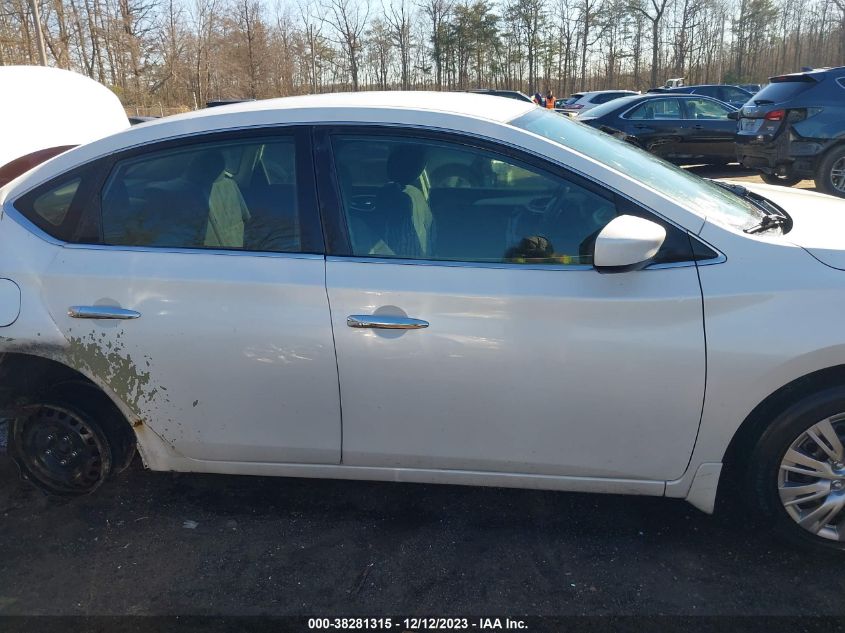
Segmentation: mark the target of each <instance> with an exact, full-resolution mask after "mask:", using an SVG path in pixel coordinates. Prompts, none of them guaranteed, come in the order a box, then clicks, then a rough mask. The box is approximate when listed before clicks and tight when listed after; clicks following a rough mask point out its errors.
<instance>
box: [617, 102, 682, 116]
mask: <svg viewBox="0 0 845 633" xmlns="http://www.w3.org/2000/svg"><path fill="white" fill-rule="evenodd" d="M628 118H629V119H634V120H637V121H660V120H664V119H670V120H671V119H680V118H681V102H680V101H679V100H678V99H650V100H648V101H646V102H645V103H643V104H642V105H640V107H638V108H637V109H635V110H633V111H632V112H630V113H629V114H628Z"/></svg>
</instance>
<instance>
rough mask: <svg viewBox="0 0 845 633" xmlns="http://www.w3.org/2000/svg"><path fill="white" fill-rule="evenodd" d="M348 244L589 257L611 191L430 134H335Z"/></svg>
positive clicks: (521, 258) (453, 255)
mask: <svg viewBox="0 0 845 633" xmlns="http://www.w3.org/2000/svg"><path fill="white" fill-rule="evenodd" d="M333 151H334V156H335V165H336V172H337V178H338V185H339V189H340V193H341V199H342V202H343V207H344V212H345V214H346V220H347V224H348V227H349V232H350V237H351V243H352V244H351V246H352V251H353V254H355V255H362V256H372V257H396V258H404V259H433V260H451V261H469V262H491V263H496V262H508V263H555V264H561V263H565V264H589V263H591V261H592V243H593V241H594V240H595V236H596V235H597V234H598V232H599V231H600V230H601V228H603V227H604V226H605V224H607V223H608V222H609V221H610V220H612V219H613V218H614V217H615V216H616V214H617V212H616V208H615V205H614V204H613V202H612V201H610V200H608V199H606V198H604V197H602V196H600V195H598V194H597V193H594V192H593V191H590V190H587V189H585V188H583V187H581V186H579V185H577V184H575V183H572V182H568V181H567V180H564V179H563V178H558V177H554V176H551V175H549V174H545V173H541V172H538V171H535V170H533V169H530V168H527V167H523V166H521V165H519V164H516V163H515V162H511V161H509V160H505V159H503V158H502V157H501V156H498V155H496V154H493V153H489V152H486V151H483V150H478V149H475V148H467V147H463V146H458V145H451V144H447V143H439V142H434V141H417V140H415V141H414V142H408V141H407V140H404V139H391V138H376V139H373V138H363V137H359V138H356V137H336V138H334V141H333Z"/></svg>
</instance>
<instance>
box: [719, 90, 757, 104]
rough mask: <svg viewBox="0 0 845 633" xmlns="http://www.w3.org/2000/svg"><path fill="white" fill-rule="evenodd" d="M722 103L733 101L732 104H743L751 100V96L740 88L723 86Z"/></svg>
mask: <svg viewBox="0 0 845 633" xmlns="http://www.w3.org/2000/svg"><path fill="white" fill-rule="evenodd" d="M721 98H722V101H729V102H730V101H734V102H737V103H739V102H742V103H745V102H746V101H748V99H750V98H751V94H750V93H748V92H745V91H744V90H741V89H740V88H734V87H733V86H725V87H723V88H722V97H721Z"/></svg>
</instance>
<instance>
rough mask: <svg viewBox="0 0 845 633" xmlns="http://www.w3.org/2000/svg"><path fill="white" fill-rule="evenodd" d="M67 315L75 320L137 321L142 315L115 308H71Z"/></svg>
mask: <svg viewBox="0 0 845 633" xmlns="http://www.w3.org/2000/svg"><path fill="white" fill-rule="evenodd" d="M67 315H68V316H69V317H73V318H74V319H137V318H138V317H139V316H141V313H140V312H136V311H135V310H124V309H123V308H115V307H114V306H71V307H69V308H68V309H67Z"/></svg>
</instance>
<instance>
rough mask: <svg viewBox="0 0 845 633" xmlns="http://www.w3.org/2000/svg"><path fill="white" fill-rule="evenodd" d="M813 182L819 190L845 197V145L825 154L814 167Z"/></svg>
mask: <svg viewBox="0 0 845 633" xmlns="http://www.w3.org/2000/svg"><path fill="white" fill-rule="evenodd" d="M815 182H816V188H817V189H818V190H819V191H821V192H823V193H828V194H830V195H832V196H839V197H840V198H845V146H839V147H835V148H833V149H832V150H831V151H829V152H828V153H827V154H826V155H825V157H824V158H823V159H822V161H821V162H820V163H819V165H818V167H817V168H816V174H815Z"/></svg>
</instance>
